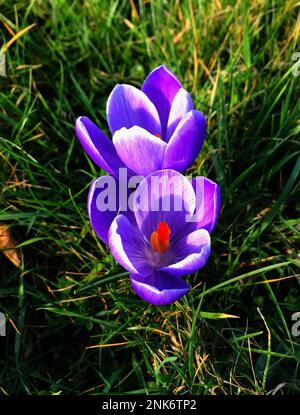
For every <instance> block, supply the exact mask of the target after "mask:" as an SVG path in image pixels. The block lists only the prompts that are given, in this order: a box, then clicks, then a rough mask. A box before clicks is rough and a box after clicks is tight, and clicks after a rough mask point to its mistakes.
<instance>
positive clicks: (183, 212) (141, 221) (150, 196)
mask: <svg viewBox="0 0 300 415" xmlns="http://www.w3.org/2000/svg"><path fill="white" fill-rule="evenodd" d="M133 208H134V213H135V217H136V221H137V224H138V227H139V228H140V230H141V232H142V233H143V235H144V236H145V238H146V239H147V240H148V241H149V240H150V236H151V234H152V232H154V231H155V230H156V229H157V226H158V224H159V223H160V222H167V223H168V225H169V227H170V229H171V241H172V240H174V239H175V238H176V237H177V235H178V234H179V233H180V232H181V230H182V228H184V227H185V225H186V216H187V215H191V214H192V213H193V212H194V211H195V192H194V190H193V187H192V185H191V183H190V182H189V181H188V180H187V179H186V178H185V177H184V176H183V175H182V174H180V173H178V172H176V171H174V170H161V171H157V172H155V173H153V174H151V175H149V176H147V177H146V178H145V179H144V180H143V181H142V182H141V183H140V185H139V186H138V188H137V190H136V192H135V194H134V199H133Z"/></svg>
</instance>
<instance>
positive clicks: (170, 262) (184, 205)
mask: <svg viewBox="0 0 300 415" xmlns="http://www.w3.org/2000/svg"><path fill="white" fill-rule="evenodd" d="M154 179H155V180H156V182H155V183H156V185H153V181H154ZM102 180H103V178H99V179H96V180H95V181H94V182H93V183H92V185H91V188H90V192H89V196H88V211H89V216H90V220H91V223H92V226H93V228H94V230H95V231H96V233H97V235H98V236H99V237H100V238H101V239H103V240H104V241H105V242H107V243H108V245H109V248H110V250H111V253H112V255H113V256H114V258H115V259H116V260H117V261H118V262H119V263H120V264H121V265H122V266H123V267H124V268H125V269H127V270H128V271H129V272H130V280H131V284H132V287H133V289H134V290H135V291H136V293H137V294H138V295H139V296H140V297H141V298H142V299H144V300H145V301H148V302H149V303H151V304H154V305H167V304H170V303H172V302H174V301H176V300H178V299H179V298H180V297H182V296H183V295H185V294H186V293H187V292H188V290H189V286H188V284H187V283H186V282H185V281H184V280H183V278H182V277H183V276H184V275H187V274H191V273H193V272H195V271H197V270H198V269H200V268H202V267H203V266H204V265H205V263H206V261H207V259H208V257H209V255H210V251H211V248H210V233H211V232H212V231H213V229H214V227H215V225H216V222H217V218H218V215H219V211H220V204H221V196H220V189H219V186H218V185H217V184H216V183H214V182H213V181H212V180H209V179H207V178H205V177H196V178H194V179H192V181H191V182H190V181H189V180H188V179H187V178H185V177H184V176H182V175H181V174H180V173H178V172H176V171H174V170H171V169H166V170H160V171H157V172H155V173H152V174H151V175H149V176H147V177H146V178H144V179H143V180H142V182H141V183H140V185H139V186H138V188H137V190H136V192H135V194H134V198H133V208H134V212H131V211H125V210H124V209H123V211H121V213H120V214H118V215H117V212H116V211H115V212H107V211H105V212H101V211H99V209H98V208H97V198H98V196H99V192H100V188H101V181H102ZM157 183H158V185H157ZM145 196H146V199H145ZM141 199H143V202H144V203H142V204H141ZM178 206H180V207H181V209H178ZM153 207H156V209H153ZM164 207H165V208H164ZM187 218H193V221H187Z"/></svg>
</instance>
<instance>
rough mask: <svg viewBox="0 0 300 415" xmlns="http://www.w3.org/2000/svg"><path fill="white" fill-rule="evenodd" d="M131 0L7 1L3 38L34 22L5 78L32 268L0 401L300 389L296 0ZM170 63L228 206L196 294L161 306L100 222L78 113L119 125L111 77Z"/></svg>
mask: <svg viewBox="0 0 300 415" xmlns="http://www.w3.org/2000/svg"><path fill="white" fill-rule="evenodd" d="M83 3H84V7H82V4H83ZM132 3H133V2H132ZM135 4H136V9H137V13H135V10H134V8H133V7H132V6H131V5H130V2H128V1H125V0H119V1H117V0H115V1H106V0H104V1H96V0H86V1H85V2H80V1H77V0H73V1H68V2H67V1H63V0H53V1H50V0H31V1H30V2H29V1H25V0H24V1H22V0H19V1H17V2H12V1H7V0H5V1H1V0H0V6H1V7H0V13H1V15H0V19H1V22H0V37H1V39H2V43H3V44H4V43H6V42H8V41H9V40H10V39H11V38H12V36H13V33H12V31H13V32H14V33H17V32H19V31H20V30H22V29H24V28H26V27H28V26H29V25H31V24H33V23H36V25H35V26H34V27H33V28H31V29H30V30H28V31H27V32H26V33H25V34H23V36H21V37H20V38H19V39H18V40H16V41H15V42H14V43H12V44H11V45H10V46H9V48H8V49H7V51H6V61H7V76H6V77H0V160H1V169H0V184H1V188H0V224H1V225H7V226H9V228H10V230H11V232H12V233H13V236H14V238H15V240H16V241H17V243H19V256H20V258H21V266H20V267H19V268H18V267H16V266H15V265H13V264H12V263H11V261H9V260H8V259H7V258H6V257H5V256H4V255H3V254H1V256H0V267H1V268H0V269H1V275H0V311H2V312H4V313H5V314H6V316H7V321H8V322H7V336H6V337H0V352H1V353H0V394H91V393H93V394H100V393H131V394H136V393H147V394H154V393H169V394H184V393H187V394H190V393H193V394H204V395H210V394H221V395H222V394H234V395H236V394H265V393H267V392H269V391H271V390H272V389H274V388H275V387H276V386H277V385H280V384H282V383H283V384H284V385H281V386H282V387H281V389H280V390H279V391H278V392H277V393H278V394H280V393H283V394H290V395H292V394H299V392H300V376H299V374H300V367H299V365H300V346H299V341H300V337H293V335H292V332H291V326H292V324H293V322H292V320H291V316H292V314H293V313H294V312H296V311H300V296H299V281H300V280H299V279H297V273H298V274H299V248H298V250H297V242H298V247H299V234H300V232H299V222H300V215H299V195H300V188H299V175H298V174H299V168H300V146H299V133H300V100H299V96H300V83H299V82H300V77H295V76H293V74H292V66H293V64H294V63H295V62H294V61H292V55H293V53H294V52H296V51H299V52H300V42H299V30H300V21H299V2H298V3H297V2H296V1H286V2H282V1H279V0H272V1H268V0H262V1H259V2H258V1H245V0H242V1H240V2H235V1H223V0H215V1H212V2H208V1H194V0H186V1H180V2H179V1H169V2H167V1H160V0H154V1H148V2H143V1H142V0H140V1H135ZM4 23H5V24H4ZM8 29H10V31H11V33H9V30H8ZM162 63H164V64H166V65H167V66H168V67H170V68H171V69H172V70H173V71H174V72H175V73H176V75H177V76H178V78H179V79H180V80H181V81H182V83H183V84H184V86H185V87H186V88H187V89H188V90H189V91H191V93H192V96H193V99H194V102H195V105H196V107H197V109H199V110H202V111H203V112H204V113H205V115H206V117H207V122H208V131H207V137H206V142H205V145H204V148H203V150H202V152H201V154H200V155H199V157H198V159H197V161H196V162H195V163H194V165H193V167H192V168H191V169H190V170H189V171H188V172H187V173H188V174H192V175H194V176H195V175H197V174H201V175H207V176H208V177H210V178H211V179H213V180H216V181H217V182H218V183H219V184H220V185H221V189H222V198H223V204H222V213H221V215H220V219H219V224H218V226H217V228H216V230H215V232H214V234H213V242H212V243H213V252H212V255H211V257H210V260H209V262H208V264H207V265H206V266H205V268H203V269H201V270H200V271H199V272H197V273H196V274H195V275H190V276H189V277H188V278H187V280H188V281H189V282H190V283H191V285H192V286H193V287H194V288H193V289H192V290H191V291H190V292H189V294H188V295H187V296H185V297H184V298H182V299H181V300H180V301H179V302H177V303H175V304H172V305H171V306H169V307H159V308H158V307H154V306H150V305H148V304H147V303H145V302H143V301H142V300H140V299H139V298H138V297H137V296H136V295H135V294H134V292H133V291H132V289H131V287H130V283H129V278H128V273H127V272H125V270H123V269H122V268H121V267H120V266H119V265H118V264H116V263H115V261H114V260H113V259H112V257H111V256H110V254H109V251H108V249H107V247H106V246H105V245H104V244H102V243H101V242H100V241H99V240H98V239H97V238H96V236H95V234H94V233H93V231H92V229H91V226H90V224H89V221H88V217H87V212H86V196H87V190H88V187H89V184H90V182H91V181H92V180H93V178H94V177H96V176H97V175H100V174H104V172H101V171H99V169H98V168H97V167H96V166H95V165H93V163H92V162H90V161H89V159H88V157H87V156H86V154H85V153H84V151H83V150H82V148H81V146H80V144H79V143H78V141H77V139H76V138H75V134H74V120H75V119H76V117H78V116H79V115H87V116H89V117H90V118H91V119H93V120H94V121H95V122H97V123H98V124H99V125H100V126H101V127H102V128H103V129H104V130H105V131H107V130H108V127H107V123H106V116H105V105H106V99H107V97H108V95H109V93H110V91H111V90H112V88H113V87H114V85H115V84H116V83H118V82H119V83H131V84H133V85H136V86H138V87H139V86H140V85H141V83H142V81H143V79H144V77H145V75H146V74H147V73H148V72H150V71H151V70H152V69H153V68H154V67H156V66H158V65H160V64H162ZM297 261H298V262H297ZM220 313H225V314H231V315H234V316H238V317H239V318H221V317H224V316H223V315H222V314H220ZM9 320H10V321H9ZM91 346H94V348H90V347H91Z"/></svg>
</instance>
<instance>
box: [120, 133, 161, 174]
mask: <svg viewBox="0 0 300 415" xmlns="http://www.w3.org/2000/svg"><path fill="white" fill-rule="evenodd" d="M113 142H114V145H115V148H116V150H117V153H118V155H119V157H120V159H121V160H122V161H123V162H124V163H125V164H126V166H127V167H129V168H130V169H131V170H133V171H134V172H135V173H136V174H139V175H141V176H147V175H148V174H150V173H152V172H154V171H156V170H159V169H161V165H162V162H163V158H164V155H165V151H166V147H167V145H166V143H165V142H164V141H162V140H161V139H160V138H158V137H155V136H154V135H152V134H150V133H149V132H148V131H146V130H144V129H143V128H141V127H137V126H135V127H132V128H129V129H126V128H121V130H118V131H117V132H116V133H115V134H114V136H113Z"/></svg>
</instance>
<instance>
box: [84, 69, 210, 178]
mask: <svg viewBox="0 0 300 415" xmlns="http://www.w3.org/2000/svg"><path fill="white" fill-rule="evenodd" d="M106 110H107V120H108V125H109V128H110V131H111V134H112V136H113V140H112V141H111V140H110V139H109V138H108V137H107V136H106V135H105V134H104V133H103V132H102V131H101V130H100V129H99V128H98V127H97V126H96V125H95V124H94V123H93V122H92V121H91V120H90V119H89V118H87V117H85V116H82V117H79V118H78V119H77V121H76V134H77V137H78V139H79V141H80V142H81V144H82V146H83V148H84V149H85V151H86V152H87V154H88V155H89V156H90V157H91V159H92V160H93V161H94V162H95V163H96V164H97V165H98V166H100V167H101V168H102V169H104V170H106V171H107V172H108V173H110V174H112V175H114V176H115V177H118V170H119V168H121V167H127V168H128V170H129V175H133V174H138V175H141V176H147V175H148V174H151V173H153V172H154V171H157V170H160V169H168V168H172V169H174V170H177V171H179V172H184V171H185V170H186V169H187V168H188V167H189V166H190V165H191V164H192V163H193V161H194V160H195V158H196V157H197V155H198V154H199V152H200V150H201V148H202V145H203V141H204V136H205V130H206V123H205V118H204V116H203V114H202V112H200V111H196V110H195V109H194V105H193V102H192V99H191V96H190V95H189V94H188V92H187V91H186V90H185V89H183V88H182V86H181V84H180V82H179V81H178V79H177V78H176V77H175V75H174V74H173V73H172V72H171V71H170V70H169V69H168V68H167V67H166V66H159V67H158V68H156V69H154V70H153V71H152V72H151V73H150V74H149V75H148V77H147V78H146V79H145V81H144V83H143V85H142V89H141V90H139V89H137V88H135V87H134V86H132V85H125V84H124V85H116V87H115V88H114V89H113V91H112V92H111V94H110V96H109V98H108V101H107V109H106Z"/></svg>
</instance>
